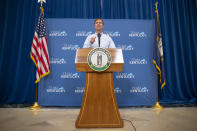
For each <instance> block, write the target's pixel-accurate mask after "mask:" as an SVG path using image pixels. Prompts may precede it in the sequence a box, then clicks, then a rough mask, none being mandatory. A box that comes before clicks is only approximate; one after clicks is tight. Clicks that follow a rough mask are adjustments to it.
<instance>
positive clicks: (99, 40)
mask: <svg viewBox="0 0 197 131" xmlns="http://www.w3.org/2000/svg"><path fill="white" fill-rule="evenodd" d="M103 27H104V22H103V20H102V19H101V18H97V19H96V20H95V21H94V28H95V30H96V32H95V33H94V34H92V35H89V36H88V37H87V38H86V40H85V42H84V45H83V48H97V47H101V48H116V46H115V44H114V42H113V40H112V38H111V37H110V36H109V35H108V34H104V33H103Z"/></svg>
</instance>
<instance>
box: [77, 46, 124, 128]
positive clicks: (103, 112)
mask: <svg viewBox="0 0 197 131" xmlns="http://www.w3.org/2000/svg"><path fill="white" fill-rule="evenodd" d="M91 50H92V49H78V50H77V52H76V58H75V66H76V69H77V71H78V72H87V73H86V84H85V93H84V96H83V102H82V106H81V109H80V114H79V116H78V118H77V120H76V123H75V126H76V128H106V127H111V128H113V127H123V121H122V119H121V117H120V113H119V110H118V106H117V103H116V96H115V92H114V87H113V72H121V71H122V69H123V64H124V60H123V55H122V50H121V49H112V48H111V49H107V50H108V51H109V52H110V54H111V57H112V62H111V65H110V67H109V68H108V69H107V70H105V71H102V72H96V71H94V70H92V69H91V68H90V67H89V65H88V62H87V57H88V53H89V52H90V51H91Z"/></svg>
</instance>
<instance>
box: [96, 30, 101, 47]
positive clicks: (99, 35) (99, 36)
mask: <svg viewBox="0 0 197 131" xmlns="http://www.w3.org/2000/svg"><path fill="white" fill-rule="evenodd" d="M97 36H98V44H99V47H100V38H101V34H100V33H98V34H97Z"/></svg>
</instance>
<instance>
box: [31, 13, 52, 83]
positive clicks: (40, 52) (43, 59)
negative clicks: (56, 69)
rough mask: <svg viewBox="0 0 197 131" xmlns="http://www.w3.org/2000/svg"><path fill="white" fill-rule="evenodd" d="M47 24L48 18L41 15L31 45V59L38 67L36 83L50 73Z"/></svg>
mask: <svg viewBox="0 0 197 131" xmlns="http://www.w3.org/2000/svg"><path fill="white" fill-rule="evenodd" d="M45 24H46V19H45V18H44V16H42V15H41V16H40V17H39V19H38V25H37V27H36V31H35V33H34V38H33V42H32V47H31V59H32V60H33V62H34V63H35V65H36V67H37V71H36V82H35V83H38V82H39V81H40V79H41V78H42V77H44V76H46V75H48V74H49V73H50V70H49V53H48V45H47V37H46V27H45Z"/></svg>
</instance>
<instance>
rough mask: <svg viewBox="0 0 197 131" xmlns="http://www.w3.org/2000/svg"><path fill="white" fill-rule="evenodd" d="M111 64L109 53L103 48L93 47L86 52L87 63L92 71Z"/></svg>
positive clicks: (104, 68) (101, 69)
mask: <svg viewBox="0 0 197 131" xmlns="http://www.w3.org/2000/svg"><path fill="white" fill-rule="evenodd" d="M110 64H111V54H110V53H109V51H107V50H106V49H104V48H95V49H93V50H91V51H90V52H89V54H88V65H89V66H90V68H91V69H93V70H94V71H99V72H100V71H104V70H106V69H107V68H109V66H110Z"/></svg>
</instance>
